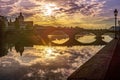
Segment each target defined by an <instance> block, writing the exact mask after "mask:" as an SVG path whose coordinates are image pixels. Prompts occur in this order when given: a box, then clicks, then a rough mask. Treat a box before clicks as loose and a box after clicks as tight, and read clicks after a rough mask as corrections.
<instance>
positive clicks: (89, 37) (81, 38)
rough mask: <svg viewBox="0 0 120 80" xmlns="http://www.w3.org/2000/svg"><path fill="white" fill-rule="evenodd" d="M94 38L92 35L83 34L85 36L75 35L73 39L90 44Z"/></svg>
mask: <svg viewBox="0 0 120 80" xmlns="http://www.w3.org/2000/svg"><path fill="white" fill-rule="evenodd" d="M95 37H96V36H95V35H94V34H92V33H91V34H85V35H81V34H77V35H76V36H75V39H76V40H77V41H78V42H82V43H92V42H94V41H96V39H95Z"/></svg>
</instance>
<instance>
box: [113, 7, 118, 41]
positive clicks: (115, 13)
mask: <svg viewBox="0 0 120 80" xmlns="http://www.w3.org/2000/svg"><path fill="white" fill-rule="evenodd" d="M117 15H118V10H117V9H115V10H114V16H115V39H117V33H116V29H117V28H116V25H117Z"/></svg>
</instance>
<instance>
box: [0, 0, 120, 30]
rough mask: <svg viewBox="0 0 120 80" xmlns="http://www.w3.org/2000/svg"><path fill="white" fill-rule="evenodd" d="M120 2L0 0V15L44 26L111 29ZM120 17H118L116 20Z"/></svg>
mask: <svg viewBox="0 0 120 80" xmlns="http://www.w3.org/2000/svg"><path fill="white" fill-rule="evenodd" d="M119 4H120V0H0V14H1V15H4V16H7V17H8V18H12V19H14V18H15V17H17V16H18V15H19V13H20V12H22V13H23V15H24V17H25V20H26V21H31V20H32V21H34V24H38V25H44V26H57V27H58V26H61V27H71V26H73V27H75V26H79V27H82V28H110V27H111V26H113V25H114V13H113V11H114V9H115V8H116V9H118V11H119V10H120V5H119ZM119 15H120V13H118V19H119Z"/></svg>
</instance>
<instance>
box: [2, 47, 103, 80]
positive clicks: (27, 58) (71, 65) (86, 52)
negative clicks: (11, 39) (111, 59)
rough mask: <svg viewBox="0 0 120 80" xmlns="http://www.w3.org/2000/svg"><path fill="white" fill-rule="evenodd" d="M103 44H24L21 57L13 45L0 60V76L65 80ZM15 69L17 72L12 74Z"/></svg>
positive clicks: (29, 79)
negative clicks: (27, 45) (32, 45)
mask: <svg viewBox="0 0 120 80" xmlns="http://www.w3.org/2000/svg"><path fill="white" fill-rule="evenodd" d="M102 47H103V46H73V47H66V46H64V47H57V46H56V47H49V46H39V45H34V47H25V51H24V52H23V56H22V57H21V56H20V55H19V54H18V53H17V52H16V50H15V48H13V49H12V51H10V50H9V53H8V55H7V56H4V57H2V58H1V59H0V71H1V72H0V75H3V76H0V79H1V80H3V79H6V78H9V80H18V79H19V80H35V79H36V80H66V78H67V77H68V76H69V75H70V74H71V73H72V72H74V71H75V70H76V69H77V68H78V67H79V66H80V65H82V64H83V63H85V62H86V61H87V60H88V59H90V58H91V57H92V56H93V55H95V53H97V52H98V51H99V50H100V49H101V48H102ZM21 70H22V71H21ZM11 72H12V73H11ZM16 72H17V73H19V74H15V73H16ZM14 75H16V76H14ZM5 76H6V77H5Z"/></svg>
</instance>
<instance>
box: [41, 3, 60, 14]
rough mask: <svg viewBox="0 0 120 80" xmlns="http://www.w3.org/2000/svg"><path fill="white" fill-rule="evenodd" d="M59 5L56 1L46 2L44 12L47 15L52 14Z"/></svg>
mask: <svg viewBox="0 0 120 80" xmlns="http://www.w3.org/2000/svg"><path fill="white" fill-rule="evenodd" d="M57 9H58V8H57V6H56V4H54V3H46V4H44V5H43V14H44V15H45V16H52V15H53V14H54V13H55V10H57Z"/></svg>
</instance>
